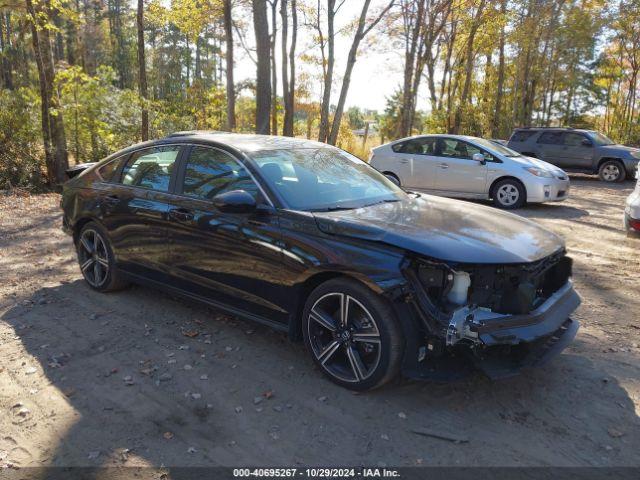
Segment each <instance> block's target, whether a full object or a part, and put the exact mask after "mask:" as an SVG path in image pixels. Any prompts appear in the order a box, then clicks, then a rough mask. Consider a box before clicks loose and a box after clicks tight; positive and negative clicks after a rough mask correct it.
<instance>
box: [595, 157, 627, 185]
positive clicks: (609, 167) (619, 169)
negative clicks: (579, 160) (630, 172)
mask: <svg viewBox="0 0 640 480" xmlns="http://www.w3.org/2000/svg"><path fill="white" fill-rule="evenodd" d="M626 176H627V174H626V172H625V169H624V166H623V165H622V163H621V162H619V161H618V160H607V161H606V162H603V164H602V165H600V168H599V169H598V177H600V180H602V181H603V182H622V181H623V180H624V179H625V177H626Z"/></svg>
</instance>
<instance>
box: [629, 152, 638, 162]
mask: <svg viewBox="0 0 640 480" xmlns="http://www.w3.org/2000/svg"><path fill="white" fill-rule="evenodd" d="M629 153H630V154H631V156H632V157H633V158H637V159H638V160H640V150H638V151H637V152H629Z"/></svg>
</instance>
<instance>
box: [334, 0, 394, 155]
mask: <svg viewBox="0 0 640 480" xmlns="http://www.w3.org/2000/svg"><path fill="white" fill-rule="evenodd" d="M394 2H395V0H391V2H390V3H389V4H388V5H387V6H386V7H385V8H384V9H383V10H382V12H380V14H379V15H378V16H377V17H376V19H375V20H373V21H372V22H371V23H370V24H369V25H368V26H366V25H365V24H366V20H367V11H368V10H369V4H370V3H371V0H365V1H364V5H363V6H362V11H361V12H360V19H359V20H358V29H357V30H356V34H355V36H354V37H353V42H352V44H351V48H350V49H349V56H348V58H347V67H346V69H345V72H344V77H343V78H342V88H341V89H340V97H339V98H338V105H337V106H336V111H335V113H334V114H333V123H332V124H331V133H330V134H329V140H328V143H329V144H330V145H335V144H336V141H337V140H338V132H339V131H340V122H341V121H342V113H343V111H344V103H345V101H346V100H347V93H348V92H349V84H350V82H351V73H352V72H353V66H354V65H355V63H356V57H357V55H358V47H359V46H360V42H361V41H362V39H363V38H364V37H365V36H366V35H367V33H369V32H370V31H371V29H373V27H375V26H376V25H377V24H378V22H379V21H380V20H381V19H382V17H383V16H384V15H385V14H386V13H387V12H388V11H389V9H390V8H391V7H392V6H393V4H394ZM365 26H366V28H365Z"/></svg>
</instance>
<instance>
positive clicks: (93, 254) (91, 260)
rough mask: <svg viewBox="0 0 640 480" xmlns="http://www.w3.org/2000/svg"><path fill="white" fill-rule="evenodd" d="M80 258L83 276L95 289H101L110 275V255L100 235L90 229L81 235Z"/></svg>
mask: <svg viewBox="0 0 640 480" xmlns="http://www.w3.org/2000/svg"><path fill="white" fill-rule="evenodd" d="M78 258H79V260H80V270H81V271H82V275H84V278H85V280H86V281H87V282H89V284H90V285H91V286H93V287H100V286H102V284H103V283H105V281H106V280H107V276H108V275H109V253H108V251H107V246H106V244H105V241H104V239H103V238H102V237H101V236H100V234H99V233H98V232H97V231H95V230H93V229H91V228H88V229H86V230H84V231H83V232H82V234H81V235H80V242H79V246H78Z"/></svg>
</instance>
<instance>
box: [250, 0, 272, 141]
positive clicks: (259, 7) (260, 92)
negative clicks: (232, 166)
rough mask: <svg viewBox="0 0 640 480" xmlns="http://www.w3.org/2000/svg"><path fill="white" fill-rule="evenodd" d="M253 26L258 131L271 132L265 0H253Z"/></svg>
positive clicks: (267, 23) (269, 60)
mask: <svg viewBox="0 0 640 480" xmlns="http://www.w3.org/2000/svg"><path fill="white" fill-rule="evenodd" d="M252 3H253V28H254V31H255V37H256V57H257V72H256V133H260V134H264V135H268V134H269V115H270V111H271V75H270V73H271V72H270V69H271V58H270V57H271V55H270V50H271V45H270V42H269V22H268V20H267V5H266V2H265V1H264V0H252Z"/></svg>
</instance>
